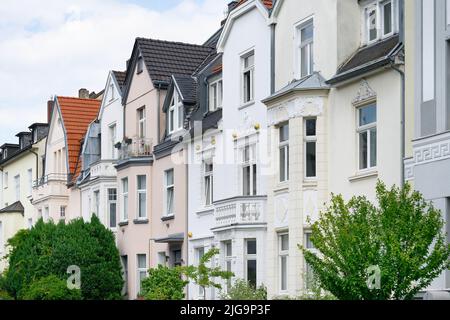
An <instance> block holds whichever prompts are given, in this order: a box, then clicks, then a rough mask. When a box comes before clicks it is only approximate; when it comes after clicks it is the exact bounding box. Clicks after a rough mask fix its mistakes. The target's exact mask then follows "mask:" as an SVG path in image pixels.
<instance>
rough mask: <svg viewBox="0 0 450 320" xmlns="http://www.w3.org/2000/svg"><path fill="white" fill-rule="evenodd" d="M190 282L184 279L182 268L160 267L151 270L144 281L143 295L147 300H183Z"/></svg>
mask: <svg viewBox="0 0 450 320" xmlns="http://www.w3.org/2000/svg"><path fill="white" fill-rule="evenodd" d="M187 284H188V281H185V280H183V279H182V271H181V268H179V267H178V268H168V267H164V266H162V265H159V266H158V267H157V268H153V269H150V270H149V275H148V277H147V278H145V279H144V280H143V281H142V284H141V294H142V296H143V297H144V299H146V300H182V299H184V288H185V287H186V285H187Z"/></svg>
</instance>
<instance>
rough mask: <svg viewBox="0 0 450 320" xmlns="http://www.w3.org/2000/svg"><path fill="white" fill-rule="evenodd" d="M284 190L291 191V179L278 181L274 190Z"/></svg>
mask: <svg viewBox="0 0 450 320" xmlns="http://www.w3.org/2000/svg"><path fill="white" fill-rule="evenodd" d="M283 191H289V181H284V182H278V183H277V184H276V186H275V187H274V188H273V192H275V193H279V192H283Z"/></svg>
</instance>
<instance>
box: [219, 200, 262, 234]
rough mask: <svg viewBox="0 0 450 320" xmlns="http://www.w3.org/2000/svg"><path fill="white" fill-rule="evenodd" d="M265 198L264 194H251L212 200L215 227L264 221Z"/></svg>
mask: <svg viewBox="0 0 450 320" xmlns="http://www.w3.org/2000/svg"><path fill="white" fill-rule="evenodd" d="M266 200H267V197H266V196H252V197H234V198H230V199H225V200H220V201H216V202H214V206H215V209H214V216H215V220H216V228H222V227H228V226H234V225H238V224H245V225H248V224H263V223H265V222H266V220H265V211H266Z"/></svg>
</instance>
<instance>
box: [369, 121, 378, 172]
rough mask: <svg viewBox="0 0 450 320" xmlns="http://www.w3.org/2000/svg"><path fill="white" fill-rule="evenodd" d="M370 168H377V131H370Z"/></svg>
mask: <svg viewBox="0 0 450 320" xmlns="http://www.w3.org/2000/svg"><path fill="white" fill-rule="evenodd" d="M370 166H371V167H376V166H377V129H376V128H374V129H372V130H370Z"/></svg>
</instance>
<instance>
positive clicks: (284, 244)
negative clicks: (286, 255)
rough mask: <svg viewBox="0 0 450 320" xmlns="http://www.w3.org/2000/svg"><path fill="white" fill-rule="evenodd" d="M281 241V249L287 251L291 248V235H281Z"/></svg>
mask: <svg viewBox="0 0 450 320" xmlns="http://www.w3.org/2000/svg"><path fill="white" fill-rule="evenodd" d="M280 241H281V250H282V251H286V250H289V235H287V234H283V235H281V236H280Z"/></svg>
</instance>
